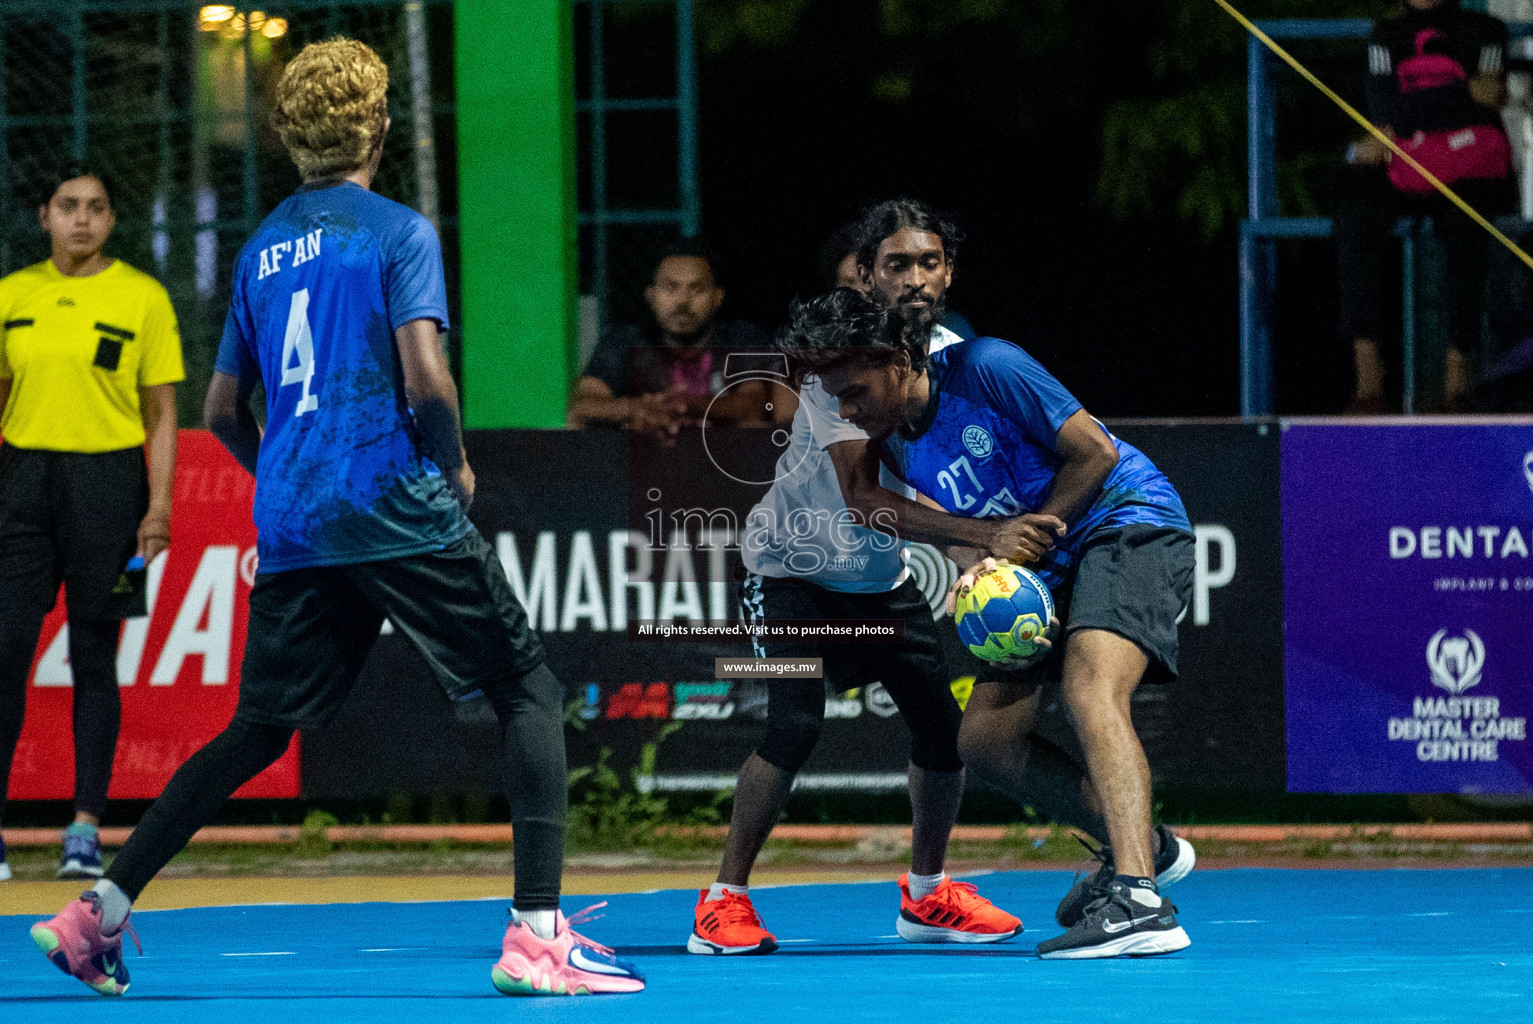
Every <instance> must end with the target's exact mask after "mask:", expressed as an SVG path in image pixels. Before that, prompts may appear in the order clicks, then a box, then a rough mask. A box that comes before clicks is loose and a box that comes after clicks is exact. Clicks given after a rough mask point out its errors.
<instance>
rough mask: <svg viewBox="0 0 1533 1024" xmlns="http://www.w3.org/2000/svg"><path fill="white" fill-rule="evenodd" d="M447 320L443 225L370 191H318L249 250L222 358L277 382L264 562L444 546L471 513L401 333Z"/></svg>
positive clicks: (289, 206) (263, 488)
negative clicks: (433, 444)
mask: <svg viewBox="0 0 1533 1024" xmlns="http://www.w3.org/2000/svg"><path fill="white" fill-rule="evenodd" d="M411 320H435V321H436V322H437V323H438V324H439V325H440V326H441V328H442V329H443V330H446V328H447V289H446V285H445V283H444V281H443V277H442V253H441V246H440V244H439V242H438V241H437V235H436V230H435V229H434V228H433V227H432V226H431V223H430V221H428V220H426V219H425V218H424V217H422V216H421V215H420V214H418V213H416V212H415V211H413V210H411V209H410V208H409V207H406V206H401V205H400V204H398V203H395V202H393V201H391V200H388V199H385V198H383V197H382V196H380V195H377V194H375V193H373V192H370V191H368V190H367V189H364V188H362V187H361V186H359V185H356V184H353V183H350V182H343V183H341V184H325V185H321V186H317V187H316V186H305V187H303V188H300V189H299V190H298V191H297V192H295V193H294V194H293V195H292V196H290V197H289V198H288V199H286V200H285V201H284V202H283V203H282V204H281V205H280V206H278V207H277V208H276V209H275V210H273V211H272V214H271V216H269V217H267V218H266V220H265V221H264V222H263V223H262V224H261V227H260V229H259V230H257V231H256V233H255V235H254V237H252V238H251V239H250V241H249V242H248V243H246V245H245V248H244V249H242V250H241V251H240V255H239V259H238V260H237V261H236V263H235V267H234V295H233V299H232V301H231V303H230V308H229V317H228V319H227V321H226V322H225V324H224V336H223V342H222V343H221V344H220V346H219V349H218V363H217V368H218V370H219V371H220V372H222V373H227V374H230V375H231V376H234V377H238V378H239V379H240V381H241V382H242V383H243V384H246V385H249V386H253V385H254V382H255V381H256V380H257V379H259V380H260V381H261V382H262V383H263V384H264V385H265V387H266V433H265V435H264V436H263V437H262V439H261V454H260V458H259V460H258V462H257V469H256V495H255V522H256V528H257V530H258V531H259V537H260V539H259V544H258V553H259V555H260V560H261V561H260V571H261V572H263V573H266V572H283V571H286V570H289V569H300V568H305V567H308V566H319V565H346V564H350V563H354V562H373V561H378V560H380V559H385V558H398V557H402V556H405V555H413V554H420V553H422V552H426V551H435V550H440V549H441V548H443V547H445V546H446V545H448V544H451V543H452V542H454V541H456V540H459V539H461V538H462V537H463V536H464V535H465V534H466V533H467V532H468V530H469V524H468V519H467V517H466V516H465V515H464V514H463V510H462V508H461V507H460V506H459V504H458V502H457V500H456V499H455V498H454V497H453V495H452V492H451V490H450V489H449V488H448V486H447V482H446V480H444V479H443V477H442V474H441V472H440V471H439V470H438V469H437V467H436V465H435V464H433V463H432V461H431V459H430V458H429V457H428V454H427V452H426V451H424V449H423V445H422V441H421V439H420V437H419V436H418V435H417V433H416V431H415V424H414V420H413V419H412V417H411V415H410V409H409V404H408V402H407V400H406V397H405V386H404V375H403V371H402V370H401V368H400V362H399V356H398V352H397V350H396V347H395V343H394V331H395V329H396V328H398V327H400V326H402V325H404V324H405V323H408V322H409V321H411Z"/></svg>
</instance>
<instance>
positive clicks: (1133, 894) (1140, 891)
mask: <svg viewBox="0 0 1533 1024" xmlns="http://www.w3.org/2000/svg"><path fill="white" fill-rule="evenodd" d="M1117 880H1118V881H1120V882H1122V883H1123V885H1124V888H1126V889H1128V896H1129V899H1131V900H1133V901H1134V902H1135V903H1138V904H1139V905H1140V906H1145V907H1149V908H1150V909H1151V910H1159V909H1160V890H1159V889H1157V888H1155V882H1154V881H1153V880H1152V879H1149V878H1130V877H1128V876H1127V875H1119V876H1118V879H1117Z"/></svg>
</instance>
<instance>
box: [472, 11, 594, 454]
mask: <svg viewBox="0 0 1533 1024" xmlns="http://www.w3.org/2000/svg"><path fill="white" fill-rule="evenodd" d="M572 17H573V15H572V11H571V4H570V3H569V0H462V2H460V3H458V4H456V5H455V7H454V36H455V43H454V46H455V48H456V65H457V69H456V70H457V108H458V183H459V186H458V187H459V193H458V216H459V224H460V227H459V233H460V237H461V239H462V274H463V317H462V320H463V322H462V324H461V325H460V326H461V338H462V344H463V392H464V395H463V403H464V406H463V407H464V423H465V425H466V426H468V427H472V428H499V427H558V426H562V425H563V424H564V405H565V401H566V399H567V397H568V394H569V386H570V380H571V374H572V370H573V363H574V358H575V331H576V287H577V285H576V276H575V275H576V263H575V217H576V212H575V95H574V79H575V72H574V40H573V32H574V29H573V23H572Z"/></svg>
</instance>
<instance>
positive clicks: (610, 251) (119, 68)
mask: <svg viewBox="0 0 1533 1024" xmlns="http://www.w3.org/2000/svg"><path fill="white" fill-rule="evenodd" d="M571 2H572V6H573V15H574V19H575V28H576V62H577V67H576V68H575V69H573V71H574V73H575V74H576V75H577V87H578V108H577V109H578V114H577V117H578V119H579V128H580V131H579V135H578V149H579V152H578V158H579V165H580V196H579V204H580V209H581V239H580V243H581V245H580V248H581V261H580V262H581V291H582V293H583V294H585V295H589V296H593V297H594V301H591V302H588V304H587V305H586V312H587V314H588V315H587V317H586V318H585V319H586V327H585V330H584V331H583V334H584V335H585V338H584V339H583V340H585V341H586V343H587V344H589V342H590V340H591V338H592V336H594V334H595V332H596V330H597V329H598V325H599V324H600V322H601V321H602V320H604V319H606V317H607V316H608V315H609V310H610V315H611V316H613V317H616V318H628V317H632V316H635V315H639V313H640V309H641V307H640V302H641V299H640V296H641V293H642V291H643V287H644V284H645V283H646V282H645V280H644V278H645V276H646V275H647V272H648V266H649V260H650V257H651V254H652V253H653V252H654V250H655V248H656V247H657V246H658V245H659V244H662V243H663V242H664V241H665V240H667V239H669V238H670V237H673V236H675V235H676V234H677V233H678V232H681V231H691V230H695V229H696V226H697V218H698V212H697V210H698V201H697V196H698V188H697V181H696V131H695V124H696V98H695V85H694V81H695V78H694V73H693V70H692V63H691V54H692V40H691V33H692V24H691V11H692V4H691V0H571ZM507 30H508V31H513V30H514V26H511V25H508V29H507ZM333 35H346V36H351V37H353V38H356V39H360V40H362V41H363V42H365V43H367V44H368V45H369V46H371V47H373V48H374V49H375V50H377V51H378V53H379V55H380V56H381V57H382V58H383V59H384V61H386V62H387V63H388V65H389V114H390V116H391V117H392V119H393V129H392V131H391V132H390V134H389V137H388V140H387V142H386V144H385V153H384V160H383V166H382V169H381V171H380V173H379V176H378V179H377V181H376V182H375V183H374V188H375V189H376V190H377V191H378V192H379V193H380V194H382V195H385V196H387V197H389V198H390V199H394V200H397V201H399V202H402V203H405V204H407V205H410V206H413V207H415V208H417V209H419V210H421V211H422V212H423V213H425V214H427V215H428V216H430V217H432V218H433V219H434V220H436V221H437V224H438V227H439V229H440V231H441V235H442V249H443V257H444V261H445V263H446V266H447V277H448V295H449V299H448V305H449V313H450V315H451V316H452V317H453V318H454V320H456V319H457V316H458V311H459V302H458V297H459V291H458V288H459V283H458V266H459V264H458V252H459V248H458V231H457V211H458V205H457V146H456V122H455V107H454V65H453V3H452V0H271V2H270V3H269V4H266V5H265V6H264V9H261V10H257V9H254V8H253V7H251V8H246V7H243V6H236V5H226V4H200V3H190V2H188V0H0V274H4V273H10V272H11V271H13V270H16V269H18V268H20V267H23V266H26V265H28V264H30V263H34V262H37V261H39V260H42V259H45V258H46V257H47V255H48V250H47V239H46V238H45V236H44V235H43V234H42V233H41V231H40V230H39V228H38V224H37V208H38V206H39V204H40V203H41V202H43V201H45V200H46V198H47V197H46V195H43V194H42V192H43V191H44V188H45V185H44V183H45V182H46V181H47V180H48V177H49V175H50V173H51V172H52V171H53V169H54V168H56V167H57V166H58V165H59V163H61V162H62V161H64V160H67V159H70V158H81V157H87V158H89V159H91V160H92V161H93V162H95V163H96V164H97V165H98V166H100V167H101V168H102V169H103V170H104V172H105V173H106V175H107V176H108V178H109V179H110V180H111V184H112V186H113V193H114V195H113V199H114V205H115V206H116V209H117V216H118V228H117V231H116V233H115V235H114V236H113V238H112V240H111V242H110V243H109V246H108V250H109V252H110V253H111V254H112V255H115V256H117V257H119V258H121V259H123V260H126V261H127V262H128V263H130V264H132V265H134V266H137V267H139V268H140V269H143V270H145V271H148V272H150V273H152V274H154V275H155V276H156V277H158V278H159V279H160V280H161V281H162V282H163V283H164V284H165V286H166V288H167V289H168V290H169V291H170V295H171V299H172V301H173V302H174V303H175V306H176V311H177V313H178V315H179V317H180V322H181V334H182V341H183V345H184V348H185V352H186V360H187V386H186V387H183V388H182V389H181V403H182V407H181V420H182V423H183V424H185V425H192V424H194V423H196V422H198V421H199V419H200V416H199V412H198V406H199V404H200V402H201V398H202V395H203V393H204V391H205V387H206V383H207V379H208V376H209V375H210V374H211V372H212V364H213V359H214V356H215V354H216V349H217V344H218V339H219V336H220V334H221V332H222V328H223V320H224V315H225V312H226V311H227V309H228V301H229V278H230V273H231V268H232V265H233V261H234V257H235V255H236V254H237V253H238V251H239V249H240V246H242V245H243V244H244V242H245V240H246V238H248V237H249V235H250V234H251V233H252V232H253V231H254V230H255V228H256V226H257V225H258V224H259V223H260V221H261V219H262V218H263V217H264V216H265V214H266V213H267V212H269V211H270V210H271V209H272V208H273V207H274V206H275V205H276V204H277V203H279V202H280V201H281V200H282V199H283V198H284V197H285V196H287V195H288V194H289V193H290V192H291V191H292V189H293V188H294V186H296V185H297V183H298V175H297V172H296V171H295V169H294V168H293V166H292V164H291V162H290V161H289V160H288V158H287V154H286V153H285V152H284V151H283V149H282V147H281V145H280V144H279V142H278V140H277V138H276V135H275V133H274V132H273V131H272V130H271V128H270V126H269V119H268V111H269V98H270V95H271V92H272V89H273V88H274V86H275V84H276V81H277V77H278V76H279V75H280V73H281V70H282V68H283V66H284V65H285V63H286V61H287V60H288V59H289V58H290V57H292V56H293V55H294V54H296V53H297V52H298V50H300V49H301V48H302V47H303V46H304V45H305V44H307V43H309V42H312V41H315V40H319V39H325V38H328V37H330V36H333ZM454 348H456V346H454ZM455 355H456V353H455ZM455 364H456V359H455Z"/></svg>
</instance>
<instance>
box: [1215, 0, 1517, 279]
mask: <svg viewBox="0 0 1533 1024" xmlns="http://www.w3.org/2000/svg"><path fill="white" fill-rule="evenodd" d="M1214 3H1216V4H1218V5H1219V6H1220V7H1223V8H1224V9H1225V11H1227V12H1228V13H1229V15H1230V17H1232V18H1234V19H1235V20H1236V21H1238V22H1240V24H1241V25H1242V26H1244V27H1245V30H1246V31H1247V32H1249V33H1251V34H1252V35H1253V36H1255V37H1256V38H1257V39H1260V40H1261V41H1262V44H1263V45H1264V46H1266V47H1267V49H1269V50H1271V51H1272V52H1273V53H1275V54H1277V55H1278V56H1279V57H1281V58H1282V59H1283V62H1284V63H1285V64H1287V65H1288V66H1289V67H1291V68H1293V69H1294V70H1295V71H1297V72H1298V73H1299V74H1301V75H1303V76H1304V79H1305V81H1307V82H1309V84H1310V85H1313V86H1314V87H1315V88H1316V89H1319V90H1320V91H1321V92H1323V93H1325V94H1326V96H1327V97H1329V98H1330V100H1331V102H1332V103H1335V104H1336V105H1337V106H1338V107H1340V108H1341V109H1342V110H1344V111H1346V114H1347V116H1348V117H1350V118H1352V120H1354V121H1356V122H1357V123H1358V124H1360V125H1362V126H1363V127H1364V128H1365V129H1367V131H1368V134H1370V135H1372V136H1373V137H1374V138H1376V139H1378V140H1379V141H1380V142H1382V143H1384V145H1386V146H1388V147H1389V150H1390V152H1392V153H1394V155H1395V157H1396V158H1397V159H1399V160H1404V161H1405V162H1406V163H1407V164H1409V165H1410V166H1411V168H1412V169H1413V170H1414V171H1415V172H1416V173H1417V174H1420V175H1421V176H1422V177H1423V178H1425V179H1426V180H1427V181H1428V182H1429V183H1430V184H1431V185H1432V187H1433V188H1435V189H1437V191H1439V192H1441V193H1442V194H1443V195H1445V196H1447V197H1448V200H1449V201H1450V202H1451V203H1453V205H1454V206H1457V207H1458V208H1459V209H1460V210H1463V211H1464V212H1465V213H1466V214H1468V215H1469V218H1470V219H1471V220H1473V221H1474V222H1475V223H1476V224H1478V225H1480V227H1482V228H1484V229H1485V230H1486V231H1489V232H1490V233H1491V235H1492V237H1494V238H1495V239H1496V241H1498V242H1500V243H1501V244H1502V245H1504V246H1506V247H1507V248H1508V249H1510V250H1511V251H1512V252H1513V253H1515V254H1516V256H1517V258H1518V259H1520V260H1522V262H1524V263H1526V264H1527V265H1528V266H1529V267H1530V268H1533V256H1529V255H1528V254H1527V253H1525V252H1523V251H1522V249H1521V248H1520V247H1519V246H1518V245H1517V243H1516V242H1514V241H1512V240H1511V239H1510V238H1508V237H1506V236H1505V235H1503V234H1502V233H1501V232H1500V231H1499V230H1497V229H1496V226H1495V225H1494V224H1492V223H1491V222H1490V221H1488V220H1486V219H1485V218H1484V217H1482V216H1480V213H1479V211H1478V210H1476V209H1475V208H1474V207H1472V206H1470V205H1469V204H1468V203H1466V202H1464V200H1462V199H1460V198H1459V196H1458V193H1457V192H1454V191H1453V190H1452V189H1451V188H1449V187H1448V186H1447V185H1444V184H1443V183H1442V182H1441V181H1438V180H1437V176H1436V175H1434V174H1433V173H1432V172H1431V171H1429V170H1427V169H1426V168H1425V167H1423V166H1421V165H1420V164H1419V163H1417V162H1416V161H1415V159H1414V158H1413V157H1412V156H1411V155H1410V154H1409V153H1407V152H1406V151H1405V150H1403V149H1401V148H1400V146H1399V145H1398V144H1397V143H1396V142H1395V140H1394V139H1392V138H1390V137H1389V135H1388V134H1387V133H1385V132H1384V131H1382V130H1381V129H1379V128H1378V127H1377V126H1376V125H1375V124H1374V123H1373V122H1372V121H1370V120H1368V119H1367V118H1366V117H1364V116H1363V115H1362V114H1359V113H1358V112H1357V110H1356V108H1354V107H1353V106H1352V104H1350V103H1348V102H1347V101H1346V100H1344V99H1342V98H1341V97H1340V96H1338V95H1336V93H1335V92H1334V91H1333V90H1332V89H1331V88H1330V86H1328V85H1326V84H1325V83H1324V82H1322V81H1321V80H1320V79H1318V78H1316V77H1315V76H1314V75H1312V74H1311V73H1310V71H1309V69H1308V68H1306V67H1305V66H1304V65H1303V64H1300V63H1299V62H1298V61H1297V60H1295V59H1294V57H1293V55H1292V54H1290V53H1289V52H1288V51H1287V50H1285V49H1283V48H1282V47H1281V46H1279V45H1278V44H1277V43H1275V42H1273V41H1272V39H1271V37H1270V36H1268V35H1267V33H1265V32H1263V31H1262V30H1261V29H1259V28H1257V27H1256V26H1255V25H1254V24H1253V23H1252V22H1251V20H1250V19H1249V18H1247V17H1246V16H1245V15H1244V14H1241V13H1240V12H1239V11H1237V10H1235V8H1233V7H1231V6H1230V5H1229V3H1228V2H1226V0H1214ZM1530 155H1533V154H1530Z"/></svg>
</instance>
